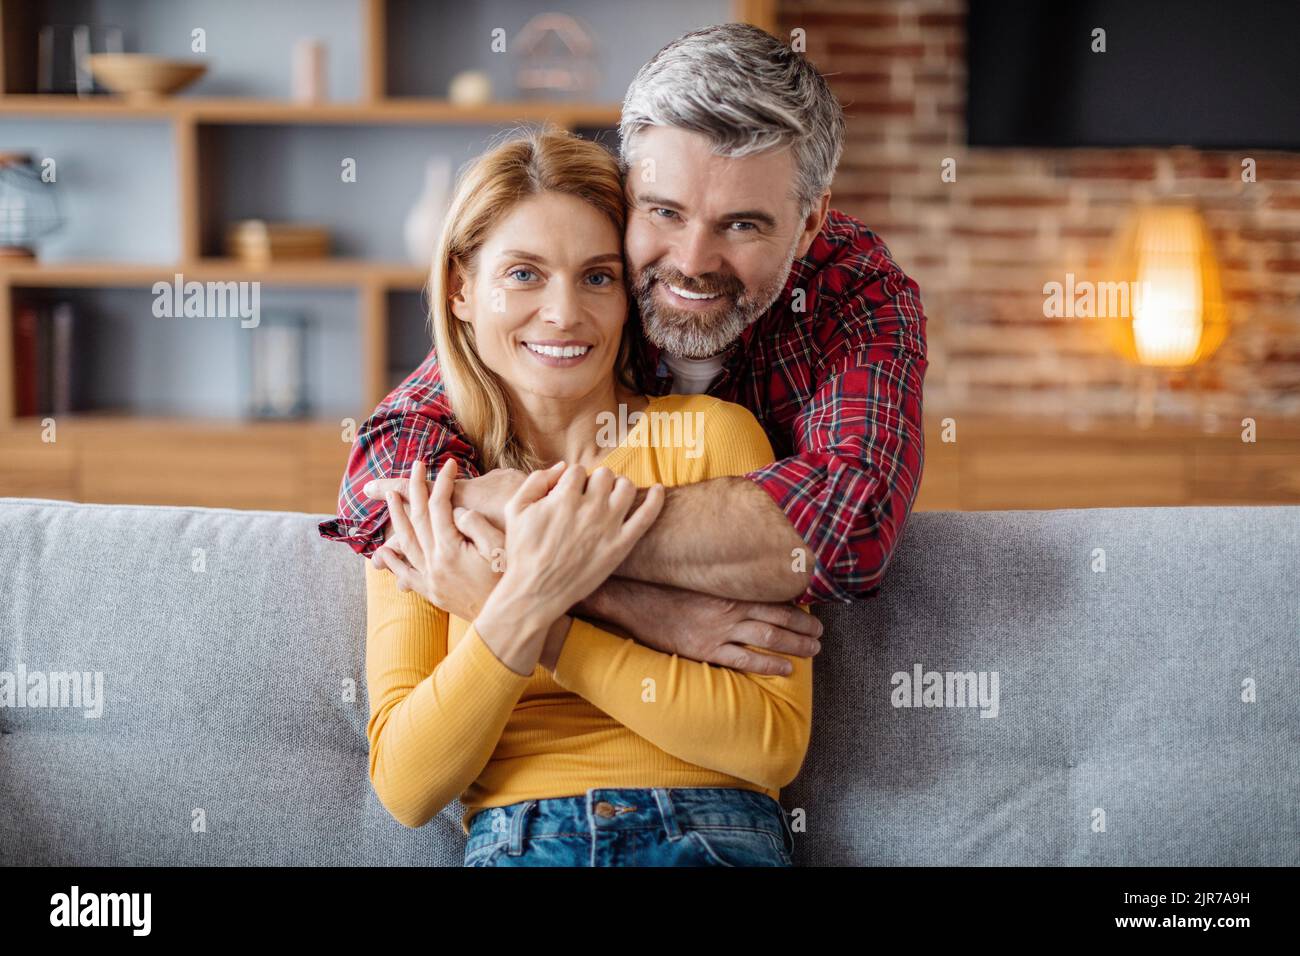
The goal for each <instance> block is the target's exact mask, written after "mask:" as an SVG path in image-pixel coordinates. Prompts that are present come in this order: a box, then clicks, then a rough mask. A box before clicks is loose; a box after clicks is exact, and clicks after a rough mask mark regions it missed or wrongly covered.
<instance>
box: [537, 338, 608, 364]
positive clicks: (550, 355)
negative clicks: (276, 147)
mask: <svg viewBox="0 0 1300 956" xmlns="http://www.w3.org/2000/svg"><path fill="white" fill-rule="evenodd" d="M519 344H520V345H521V346H522V347H523V348H524V350H525V351H526V352H528V354H529V355H530V356H532V358H533V359H534V360H536V361H537V362H539V363H540V364H542V365H547V366H550V367H551V368H571V367H572V366H574V365H579V364H581V363H582V362H583V361H584V360H585V359H586V358H587V356H588V355H590V354H591V343H590V342H580V341H578V340H576V339H569V340H567V341H566V340H561V339H538V340H536V341H530V342H520V343H519Z"/></svg>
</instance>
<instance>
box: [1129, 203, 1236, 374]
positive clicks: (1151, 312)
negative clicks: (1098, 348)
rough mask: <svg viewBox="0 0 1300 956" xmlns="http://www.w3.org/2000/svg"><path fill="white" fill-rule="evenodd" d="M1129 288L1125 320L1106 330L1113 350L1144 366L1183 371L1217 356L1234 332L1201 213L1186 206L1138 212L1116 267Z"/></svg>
mask: <svg viewBox="0 0 1300 956" xmlns="http://www.w3.org/2000/svg"><path fill="white" fill-rule="evenodd" d="M1108 272H1109V273H1110V276H1111V278H1112V280H1113V281H1116V282H1122V283H1128V289H1129V293H1128V295H1126V296H1123V297H1122V298H1121V300H1120V301H1127V303H1128V304H1129V305H1128V308H1127V309H1125V310H1121V312H1122V314H1118V315H1111V316H1109V317H1108V318H1109V320H1110V321H1108V322H1107V323H1106V329H1107V335H1108V338H1109V340H1110V343H1111V345H1112V346H1113V347H1114V348H1115V349H1116V350H1117V351H1118V352H1119V353H1120V354H1121V355H1123V356H1125V357H1126V358H1128V359H1129V360H1130V361H1133V362H1137V363H1138V364H1141V365H1156V366H1165V367H1181V366H1187V365H1192V364H1194V363H1196V362H1199V361H1200V360H1201V359H1203V358H1205V357H1206V356H1208V355H1210V354H1211V353H1212V352H1213V351H1214V350H1215V349H1217V348H1218V347H1219V345H1221V344H1222V342H1223V340H1224V337H1225V336H1226V335H1227V332H1228V322H1227V310H1226V309H1225V307H1224V302H1223V285H1222V280H1221V278H1220V275H1219V263H1218V260H1217V259H1216V258H1215V255H1214V249H1213V246H1212V245H1211V242H1210V233H1209V230H1208V229H1207V228H1206V225H1205V220H1203V219H1202V218H1201V215H1200V213H1198V212H1197V211H1196V210H1195V209H1192V208H1190V207H1187V206H1149V207H1145V208H1142V209H1139V210H1137V212H1136V213H1134V215H1133V217H1132V218H1131V219H1130V220H1129V222H1128V224H1127V225H1126V227H1125V228H1124V230H1123V231H1122V232H1121V234H1120V237H1119V241H1118V243H1117V244H1116V246H1115V252H1114V256H1113V258H1112V261H1111V267H1110V269H1109V270H1108Z"/></svg>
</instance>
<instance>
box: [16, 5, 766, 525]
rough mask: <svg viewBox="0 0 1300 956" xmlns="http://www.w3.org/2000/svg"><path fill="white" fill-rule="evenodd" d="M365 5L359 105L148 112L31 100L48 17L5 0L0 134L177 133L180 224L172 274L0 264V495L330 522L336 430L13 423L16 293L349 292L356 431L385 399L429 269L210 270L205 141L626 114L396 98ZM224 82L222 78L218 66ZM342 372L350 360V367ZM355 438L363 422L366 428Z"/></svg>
mask: <svg viewBox="0 0 1300 956" xmlns="http://www.w3.org/2000/svg"><path fill="white" fill-rule="evenodd" d="M358 2H359V3H360V6H361V17H360V22H361V25H362V31H363V36H362V37H361V45H360V49H361V64H360V94H359V98H358V99H357V100H355V101H331V102H321V103H310V104H305V103H299V102H294V101H289V100H275V99H253V98H248V99H237V98H231V97H198V96H186V95H184V94H182V95H180V96H177V97H172V98H161V99H158V100H155V101H149V102H143V103H142V102H138V101H128V100H126V99H124V98H121V97H116V96H94V97H88V98H78V97H75V96H65V95H41V94H37V93H35V92H33V91H34V89H35V84H34V77H35V62H34V61H35V55H34V51H35V37H36V32H37V29H38V28H39V25H40V21H39V19H38V18H39V17H40V16H41V11H42V6H41V5H40V4H31V3H28V2H25V0H0V122H2V121H3V119H4V118H6V117H15V118H18V117H21V118H25V119H37V120H40V121H49V122H52V123H57V122H77V121H93V122H110V123H111V122H115V121H121V122H140V121H149V122H158V123H164V124H169V125H170V127H171V132H172V137H173V144H174V153H175V171H176V184H177V186H176V196H175V204H176V205H175V208H176V210H177V213H178V225H179V236H178V243H177V245H178V248H179V257H178V261H177V262H172V263H157V264H150V263H143V264H141V263H114V262H64V263H57V264H48V265H47V264H43V263H40V262H31V261H19V260H9V261H6V260H4V259H0V496H3V495H23V496H41V497H57V498H72V499H75V500H84V501H107V502H114V501H130V502H136V503H141V504H151V503H152V504H196V505H207V506H230V507H239V508H273V509H289V510H311V511H322V512H330V511H333V510H334V507H335V502H336V499H337V494H338V487H339V481H340V478H341V477H342V471H343V466H344V464H345V462H346V460H347V457H348V451H349V447H350V444H349V441H348V440H347V439H346V437H344V436H345V435H346V431H345V430H344V427H343V425H342V423H341V422H334V421H300V422H283V423H273V422H254V421H244V420H238V421H227V422H220V423H216V422H212V421H208V420H204V419H196V418H195V419H192V418H173V417H167V416H163V417H157V416H151V415H140V416H123V415H121V414H118V413H112V412H107V413H98V412H89V413H82V414H73V415H60V416H58V421H57V428H58V432H57V434H58V441H57V442H56V443H54V444H49V443H47V442H44V441H42V440H41V434H42V429H43V424H42V422H43V420H44V419H43V417H42V416H37V417H26V418H16V417H15V407H14V356H13V324H12V322H13V313H14V307H15V302H16V296H19V295H21V294H22V291H23V290H58V289H97V288H104V289H114V288H143V289H148V288H150V287H151V286H152V285H153V283H155V282H159V281H167V282H170V281H171V279H172V277H173V276H174V275H175V274H176V273H181V274H182V275H184V277H185V279H186V280H187V281H189V280H195V281H200V282H203V281H210V280H211V281H261V282H262V283H264V284H265V285H267V286H272V287H283V288H295V287H303V288H311V289H315V288H326V289H335V290H350V291H352V292H354V293H355V296H356V302H357V322H358V323H359V325H358V328H359V330H360V333H361V334H360V341H361V350H362V354H361V355H360V356H358V357H356V358H357V359H358V360H359V364H360V373H359V374H360V375H361V377H362V392H363V399H364V401H365V403H366V408H365V410H364V412H358V417H359V418H363V417H364V415H365V414H368V413H369V411H370V410H371V409H373V407H374V406H375V405H376V404H378V403H379V402H380V401H381V400H382V399H383V397H384V396H385V395H386V394H387V393H388V391H389V390H390V384H391V373H392V369H391V366H392V364H393V363H392V362H391V361H390V356H389V341H390V339H389V323H390V318H391V317H390V315H389V307H390V303H391V302H392V300H393V295H392V294H393V293H419V292H420V291H421V290H422V288H423V286H424V284H425V282H426V279H427V276H426V274H425V270H424V269H422V268H419V267H415V266H411V265H407V264H405V263H392V262H375V261H367V260H361V259H340V258H333V259H326V260H317V261H301V262H277V263H274V264H271V265H267V266H264V267H258V266H254V265H250V264H247V263H243V262H239V261H235V260H231V259H225V258H220V257H212V256H205V255H204V253H205V251H207V252H210V251H212V246H211V245H210V242H206V243H205V239H208V240H210V238H211V233H212V230H211V229H210V228H209V226H210V224H211V223H212V222H214V221H216V220H215V218H214V214H213V210H212V208H211V204H212V203H213V202H214V201H215V200H214V199H213V197H212V194H213V193H214V192H215V190H213V189H212V188H210V187H211V185H212V182H213V179H214V177H216V176H218V174H219V173H220V170H218V169H215V168H214V167H213V166H211V165H210V164H211V162H212V161H211V160H209V159H207V158H206V157H207V153H208V151H207V150H206V148H205V147H206V146H207V145H208V137H210V136H212V135H214V134H216V133H218V132H219V131H220V130H221V129H222V128H224V127H234V126H250V125H261V126H320V125H332V126H359V127H360V126H421V125H434V126H481V127H488V128H505V127H509V126H514V125H520V124H528V125H534V124H550V125H554V126H558V127H562V128H565V129H570V130H591V129H608V128H612V127H615V126H617V124H618V119H619V109H620V108H619V104H618V103H580V102H569V101H559V100H557V101H532V100H529V101H506V102H491V103H487V104H484V105H481V106H472V107H466V106H459V105H457V104H454V103H451V102H449V101H447V100H445V99H437V98H430V97H395V96H390V95H389V91H388V90H387V89H386V88H385V77H386V76H387V74H388V62H387V58H388V53H389V44H388V32H389V23H388V3H387V2H386V0H358ZM732 11H733V19H736V20H742V21H746V22H750V23H755V24H757V25H758V26H761V27H763V28H764V29H767V30H769V31H771V30H775V29H776V14H775V3H774V0H732ZM216 68H217V69H218V70H219V69H220V64H219V63H218V64H217V67H216ZM348 358H349V359H351V358H352V357H351V356H349V357H348ZM357 424H358V425H359V424H360V421H357Z"/></svg>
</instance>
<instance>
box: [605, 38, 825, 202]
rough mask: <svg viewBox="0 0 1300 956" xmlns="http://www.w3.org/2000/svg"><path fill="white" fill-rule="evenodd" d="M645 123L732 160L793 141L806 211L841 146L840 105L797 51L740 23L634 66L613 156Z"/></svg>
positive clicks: (627, 147) (681, 41)
mask: <svg viewBox="0 0 1300 956" xmlns="http://www.w3.org/2000/svg"><path fill="white" fill-rule="evenodd" d="M646 126H671V127H674V128H676V129H682V130H687V131H688V132H692V133H703V134H704V135H705V136H707V137H708V138H709V140H710V141H711V142H712V144H713V151H714V153H716V154H718V155H720V156H728V157H732V158H739V157H742V156H750V155H753V154H754V153H762V152H766V151H767V150H769V149H775V148H778V147H783V146H790V147H793V149H792V156H793V159H794V166H795V198H796V199H797V200H798V201H799V203H800V205H801V206H802V207H803V210H804V213H805V214H806V213H807V210H808V209H809V208H811V206H812V203H813V202H814V201H815V200H816V199H817V197H819V196H820V195H821V194H822V193H823V192H825V191H826V190H827V189H829V188H830V185H831V180H832V179H833V178H834V176H835V167H836V166H838V165H839V162H840V154H841V153H842V152H843V150H844V110H843V109H842V108H841V107H840V104H839V101H838V100H836V99H835V95H834V94H833V93H832V92H831V89H830V86H829V85H827V83H826V80H825V79H824V78H823V77H822V75H821V74H820V73H818V72H817V69H816V68H815V67H814V66H813V65H812V63H810V62H809V61H808V59H807V57H805V56H804V55H803V54H802V53H797V52H795V51H794V50H792V49H791V48H790V47H788V46H787V45H786V44H784V43H782V42H781V41H780V40H778V39H777V38H776V37H774V36H772V35H771V34H769V33H766V32H764V31H763V30H760V29H759V28H758V27H755V26H751V25H750V24H747V23H723V24H719V25H717V26H712V27H705V28H704V29H703V30H696V31H694V32H693V33H688V34H686V35H685V36H683V37H680V38H678V39H676V40H674V41H673V42H672V43H670V44H668V45H667V46H666V47H664V48H663V49H662V50H660V51H659V52H658V53H656V54H655V55H654V57H653V58H652V59H651V60H650V62H648V63H646V65H645V66H643V67H641V69H640V70H639V71H638V72H637V75H636V78H635V79H634V80H633V81H632V85H631V86H629V87H628V88H627V96H626V97H625V98H624V99H623V117H622V121H621V122H620V123H619V128H618V129H619V135H620V137H621V140H622V142H621V144H620V146H619V154H620V157H621V159H622V162H623V168H624V170H625V171H626V170H627V169H628V167H629V165H630V163H631V159H630V158H629V156H630V152H631V141H632V137H633V136H634V135H635V134H636V133H637V132H638V131H639V130H641V129H642V128H644V127H646Z"/></svg>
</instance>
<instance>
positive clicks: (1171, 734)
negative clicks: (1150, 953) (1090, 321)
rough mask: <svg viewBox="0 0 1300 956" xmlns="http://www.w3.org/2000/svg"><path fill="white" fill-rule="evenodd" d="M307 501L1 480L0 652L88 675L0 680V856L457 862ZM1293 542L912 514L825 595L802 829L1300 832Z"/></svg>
mask: <svg viewBox="0 0 1300 956" xmlns="http://www.w3.org/2000/svg"><path fill="white" fill-rule="evenodd" d="M324 517H327V516H321V515H309V514H297V513H281V512H252V511H232V510H225V509H205V508H172V507H146V506H118V505H86V504H72V503H66V502H61V501H49V500H35V499H14V498H8V499H4V498H0V589H2V590H0V597H2V600H0V680H3V676H2V675H3V674H4V673H8V674H10V675H11V678H10V680H11V686H12V683H13V681H14V680H17V679H18V677H19V676H20V675H21V676H25V677H26V680H24V682H23V683H24V685H27V686H30V684H29V682H30V680H31V679H32V678H31V675H32V674H37V675H42V676H43V677H45V678H49V677H50V676H51V675H57V674H69V673H74V672H75V673H76V674H83V675H88V676H87V679H86V680H85V682H84V685H83V684H82V682H76V685H77V686H78V687H81V686H84V687H85V688H86V690H87V696H86V698H85V699H83V700H80V701H79V702H74V701H73V700H72V699H71V697H66V698H65V699H64V700H61V701H59V702H60V703H64V704H68V705H69V706H59V707H53V706H46V707H18V706H0V864H5V865H8V864H61V865H63V864H77V865H122V864H143V865H153V864H160V865H224V864H246V865H258V864H327V865H329V864H358V865H366V864H399V865H400V864H418V865H438V864H459V862H460V859H461V853H462V849H463V846H464V839H463V837H462V835H461V830H460V824H459V819H460V814H461V811H462V808H461V806H460V805H459V803H456V804H453V805H452V806H450V807H448V808H446V809H445V810H444V811H443V812H442V813H441V814H440V815H439V816H438V817H436V818H435V819H434V820H433V821H431V822H430V823H429V824H428V825H426V826H424V827H422V828H420V829H419V830H409V829H407V828H405V827H403V826H401V825H400V824H398V823H396V822H395V821H393V820H392V819H391V818H390V817H389V815H388V813H387V812H386V811H385V810H384V808H383V807H382V805H380V804H379V802H378V800H377V799H376V798H375V796H374V793H373V792H372V790H371V787H370V783H369V779H368V776H367V771H366V768H367V741H366V733H365V727H366V719H367V716H368V704H367V698H366V688H365V667H364V661H365V647H364V644H365V591H364V580H363V575H362V565H361V563H360V562H361V561H362V560H363V559H361V558H359V557H357V556H356V555H355V554H353V553H352V552H351V551H350V550H348V549H347V548H346V547H344V546H342V545H339V544H337V543H333V542H327V541H324V540H323V539H321V538H320V537H319V536H318V535H317V532H316V524H317V522H318V521H320V520H322V519H323V518H324ZM1298 554H1300V507H1243V508H1168V509H1098V510H1087V511H1046V512H1035V511H1022V512H982V513H957V512H922V513H918V514H915V515H913V516H912V518H911V520H910V522H909V525H908V528H907V531H906V534H905V536H904V539H903V541H902V542H901V544H900V545H899V548H898V550H897V552H896V553H895V556H894V559H893V562H892V565H891V567H890V569H889V573H888V574H887V576H886V581H885V586H884V587H883V589H882V590H881V591H880V593H879V594H878V595H877V596H876V597H875V598H873V599H870V600H867V601H864V602H861V603H858V604H854V605H851V606H834V607H827V608H823V609H820V611H819V613H820V614H821V616H822V617H823V620H824V621H826V623H827V625H828V627H827V634H826V636H825V638H824V650H823V651H822V653H821V655H819V656H818V658H817V661H816V665H815V668H814V674H815V684H816V690H815V694H816V696H815V700H814V715H815V721H816V724H815V729H814V735H813V743H812V747H811V750H810V752H809V755H808V758H807V760H806V762H805V764H804V768H803V772H802V773H801V775H800V777H799V779H798V780H796V781H795V783H794V784H793V785H792V786H790V787H789V788H788V789H787V790H786V791H784V792H783V793H782V799H781V802H782V804H783V806H784V807H785V808H786V810H787V811H790V812H792V814H793V818H792V823H793V825H794V828H795V830H796V831H797V837H798V845H797V847H796V860H797V861H798V862H799V863H801V864H818V863H826V864H946V863H954V864H1025V865H1052V864H1093V863H1095V864H1108V865H1110V864H1126V865H1137V864H1141V865H1195V864H1243V865H1247V864H1290V865H1295V864H1297V863H1300V849H1298V844H1297V839H1296V834H1297V832H1300V748H1298V747H1297V743H1298V742H1300V707H1298V706H1297V701H1298V700H1300V614H1298V610H1300V606H1298V602H1297V582H1300V567H1298V565H1297V555H1298ZM918 671H919V673H920V675H921V679H920V681H919V685H918V686H915V687H914V686H912V685H913V684H914V683H917V682H915V681H914V680H913V678H914V676H915V675H916V674H917V672H918ZM931 672H933V673H934V674H936V675H939V679H940V680H941V681H943V683H944V690H943V692H941V693H940V694H939V696H938V698H937V699H938V701H939V702H940V703H941V704H943V705H944V706H928V705H927V701H928V702H929V703H930V704H933V703H934V702H935V699H936V698H935V696H934V694H933V693H931V694H929V695H927V693H926V687H927V686H929V685H931V684H932V683H933V681H934V680H935V678H934V677H932V676H930V675H931ZM95 675H99V676H100V678H101V680H102V683H101V685H100V686H101V696H99V697H96V696H95V693H94V679H95ZM949 675H951V677H950V676H949ZM964 675H970V678H969V684H968V683H967V678H966V677H965V676H964ZM37 679H38V680H40V679H41V677H38V678H37ZM71 686H72V685H71V684H68V685H65V686H64V691H65V694H66V693H68V692H70V690H71ZM968 687H969V688H971V689H972V690H973V693H972V695H971V696H970V698H969V699H967V696H966V694H965V691H966V689H967V688H968ZM981 688H982V690H983V695H982V697H981V695H980V693H979V691H980V690H981ZM96 700H97V701H98V704H96ZM73 703H78V704H79V706H71V705H72V704H73ZM904 704H906V705H909V706H903V705H904ZM914 704H919V705H920V706H910V705H914ZM962 705H966V706H962ZM96 706H98V707H101V708H102V710H101V711H100V713H99V714H98V716H86V714H87V713H91V714H93V713H94V709H95V707H96Z"/></svg>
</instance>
